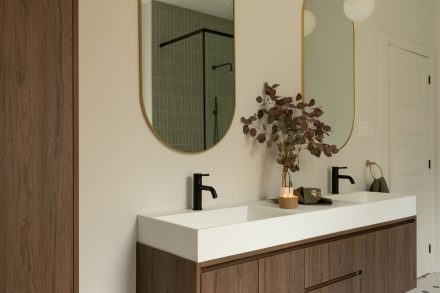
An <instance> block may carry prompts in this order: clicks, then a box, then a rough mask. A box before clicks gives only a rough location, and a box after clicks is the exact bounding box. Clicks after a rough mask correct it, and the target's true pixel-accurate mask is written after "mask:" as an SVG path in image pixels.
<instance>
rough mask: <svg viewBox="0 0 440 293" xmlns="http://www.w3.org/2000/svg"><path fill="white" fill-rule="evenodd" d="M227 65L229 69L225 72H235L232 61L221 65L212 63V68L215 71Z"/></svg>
mask: <svg viewBox="0 0 440 293" xmlns="http://www.w3.org/2000/svg"><path fill="white" fill-rule="evenodd" d="M225 66H228V67H229V70H228V71H226V72H224V73H229V72H233V71H234V69H233V68H232V63H231V62H228V63H223V64H220V65H212V67H211V68H212V70H213V71H216V70H217V69H218V68H222V67H225Z"/></svg>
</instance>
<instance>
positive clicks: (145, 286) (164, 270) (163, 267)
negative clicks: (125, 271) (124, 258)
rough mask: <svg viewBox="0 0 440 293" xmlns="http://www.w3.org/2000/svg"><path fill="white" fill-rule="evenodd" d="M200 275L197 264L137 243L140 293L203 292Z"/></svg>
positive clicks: (137, 279)
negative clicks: (199, 286)
mask: <svg viewBox="0 0 440 293" xmlns="http://www.w3.org/2000/svg"><path fill="white" fill-rule="evenodd" d="M199 276H200V271H199V268H198V265H197V264H196V263H194V262H192V261H189V260H187V259H184V258H181V257H178V256H176V255H173V254H171V253H168V252H164V251H161V250H159V249H155V248H152V247H149V246H146V245H143V244H140V243H138V244H137V247H136V288H137V289H136V290H137V292H139V293H141V292H142V293H160V292H179V293H196V292H200V289H199V288H198V284H199V283H200V277H199Z"/></svg>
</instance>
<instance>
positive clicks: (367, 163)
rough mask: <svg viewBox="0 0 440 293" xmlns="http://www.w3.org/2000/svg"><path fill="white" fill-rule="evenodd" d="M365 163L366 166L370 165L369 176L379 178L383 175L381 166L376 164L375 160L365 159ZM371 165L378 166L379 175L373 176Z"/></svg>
mask: <svg viewBox="0 0 440 293" xmlns="http://www.w3.org/2000/svg"><path fill="white" fill-rule="evenodd" d="M365 165H366V166H367V167H370V174H371V177H373V179H379V178H381V177H383V170H382V168H381V167H380V165H379V164H378V163H376V162H372V161H370V160H367V161H366V162H365ZM373 166H376V167H377V168H379V170H380V177H377V178H376V177H375V176H374V173H373Z"/></svg>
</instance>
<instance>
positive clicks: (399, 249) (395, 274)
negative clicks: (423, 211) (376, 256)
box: [389, 223, 417, 293]
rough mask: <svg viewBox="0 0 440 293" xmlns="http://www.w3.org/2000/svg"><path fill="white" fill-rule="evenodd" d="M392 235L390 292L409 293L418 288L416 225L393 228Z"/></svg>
mask: <svg viewBox="0 0 440 293" xmlns="http://www.w3.org/2000/svg"><path fill="white" fill-rule="evenodd" d="M390 233H391V248H390V252H391V253H390V272H389V274H390V292H391V293H401V292H402V293H403V292H407V291H409V290H411V289H414V288H415V287H417V272H416V270H417V261H416V254H417V251H416V242H417V235H416V224H415V223H412V224H407V225H402V226H399V227H394V228H391V231H390Z"/></svg>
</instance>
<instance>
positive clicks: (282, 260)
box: [259, 249, 304, 293]
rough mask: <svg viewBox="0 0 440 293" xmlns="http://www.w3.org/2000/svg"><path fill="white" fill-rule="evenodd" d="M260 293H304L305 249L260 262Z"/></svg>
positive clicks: (267, 258)
mask: <svg viewBox="0 0 440 293" xmlns="http://www.w3.org/2000/svg"><path fill="white" fill-rule="evenodd" d="M259 275H260V276H259V293H290V292H295V293H302V292H304V249H300V250H295V251H291V252H286V253H282V254H278V255H274V256H270V257H265V258H263V259H260V260H259Z"/></svg>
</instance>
